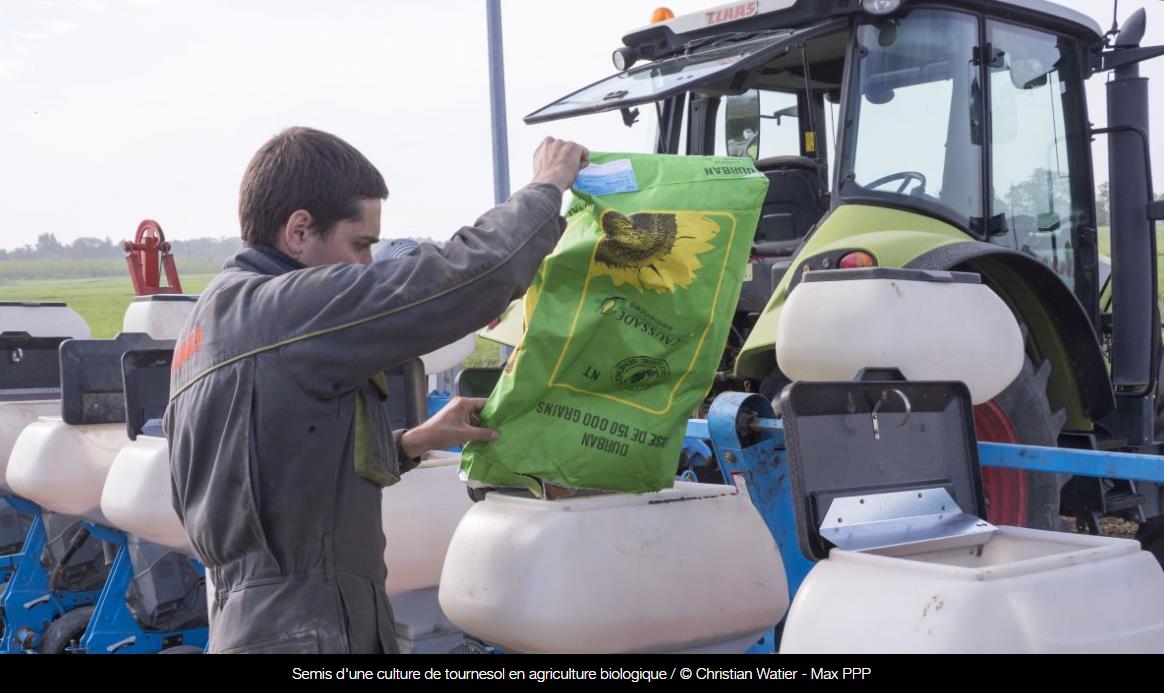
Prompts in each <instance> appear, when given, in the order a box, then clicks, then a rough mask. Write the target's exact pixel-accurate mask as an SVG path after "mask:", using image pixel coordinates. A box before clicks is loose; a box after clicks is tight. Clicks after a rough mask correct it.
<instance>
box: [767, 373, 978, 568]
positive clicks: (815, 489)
mask: <svg viewBox="0 0 1164 693" xmlns="http://www.w3.org/2000/svg"><path fill="white" fill-rule="evenodd" d="M905 400H908V408H909V415H908V417H907V416H906V408H907V405H906V402H905ZM878 402H881V406H880V408H879V409H878V418H879V422H878V429H879V431H880V439H879V440H878V439H877V438H876V437H875V436H874V431H873V409H874V407H876V406H877V403H878ZM780 411H781V413H782V415H783V418H784V436H785V444H786V446H787V450H788V466H789V474H790V476H791V480H792V493H793V499H794V505H795V509H796V515H797V528H798V533H799V535H800V547H801V550H802V551H804V553H805V555H807V556H815V557H816V558H818V559H823V558H827V557H828V552H829V549H830V548H832V545H831V544H830V543H829V542H828V541H826V540H824V539H822V538H821V536H820V526H821V522H822V521H823V520H824V518H825V516H826V515H827V514H828V510H829V507H830V506H831V505H832V502H833V500H834V499H837V498H847V497H852V496H862V495H869V494H876V493H890V492H894V491H909V490H913V489H928V488H939V487H940V488H945V489H946V490H947V491H948V492H949V493H950V495H951V496H952V497H953V498H954V500H955V501H957V503H958V506H959V507H960V508H961V509H962V511H963V512H967V513H972V514H974V515H977V516H978V517H986V501H985V498H984V496H983V493H982V476H981V473H980V471H979V467H978V444H977V440H976V439H975V437H974V412H973V409H972V404H971V400H970V391H969V390H968V389H967V388H966V386H965V385H964V384H962V383H959V382H900V381H888V380H887V381H866V382H821V383H815V382H798V383H793V384H792V385H790V386H788V387H787V388H785V389H784V393H783V394H782V395H781V397H780Z"/></svg>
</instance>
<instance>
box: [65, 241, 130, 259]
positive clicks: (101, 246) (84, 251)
mask: <svg viewBox="0 0 1164 693" xmlns="http://www.w3.org/2000/svg"><path fill="white" fill-rule="evenodd" d="M67 254H68V256H69V257H73V258H83V259H87V258H99V257H116V256H117V255H118V254H119V253H118V249H116V248H114V247H113V243H112V242H110V240H109V239H108V238H105V239H101V238H93V237H91V236H85V237H82V238H78V239H77V240H75V241H73V242H72V243H70V244H69V247H68V249H67Z"/></svg>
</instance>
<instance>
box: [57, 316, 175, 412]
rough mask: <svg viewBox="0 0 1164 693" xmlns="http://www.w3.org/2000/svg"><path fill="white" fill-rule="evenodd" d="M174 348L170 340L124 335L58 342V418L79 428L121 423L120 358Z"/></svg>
mask: <svg viewBox="0 0 1164 693" xmlns="http://www.w3.org/2000/svg"><path fill="white" fill-rule="evenodd" d="M173 348H174V340H172V339H161V340H159V339H153V338H151V337H150V336H149V335H147V334H143V333H139V332H127V333H122V334H119V335H117V336H116V337H115V338H113V339H69V340H66V341H64V342H62V343H61V348H60V358H61V418H63V419H64V420H65V423H67V424H70V425H73V426H79V425H85V424H100V423H124V422H125V382H124V378H123V376H122V372H121V356H122V354H124V353H125V352H127V351H130V350H142V349H170V350H172V349H173Z"/></svg>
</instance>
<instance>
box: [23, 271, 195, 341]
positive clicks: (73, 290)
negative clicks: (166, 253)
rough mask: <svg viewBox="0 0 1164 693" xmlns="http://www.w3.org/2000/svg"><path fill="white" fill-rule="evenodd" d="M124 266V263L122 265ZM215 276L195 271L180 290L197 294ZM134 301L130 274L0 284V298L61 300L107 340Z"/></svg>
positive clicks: (183, 281)
mask: <svg viewBox="0 0 1164 693" xmlns="http://www.w3.org/2000/svg"><path fill="white" fill-rule="evenodd" d="M122 267H123V268H124V264H123V265H122ZM213 277H214V275H213V274H194V275H184V276H183V277H182V290H183V291H185V292H187V293H198V292H200V291H202V289H204V288H206V285H207V284H208V283H209V282H210V280H211V279H212V278H213ZM132 300H133V286H132V285H131V284H130V283H129V277H128V276H124V277H119V278H116V279H115V278H112V277H105V278H99V279H49V280H40V281H10V282H5V283H4V284H0V301H62V302H64V303H67V304H68V305H69V307H70V308H72V309H73V310H75V311H77V312H78V313H80V315H81V317H83V318H84V319H85V322H87V323H89V329H90V330H91V331H92V333H93V337H95V338H98V339H106V338H109V337H113V336H115V335H116V334H117V333H118V332H120V331H121V320H122V318H123V317H124V316H125V309H126V307H128V306H129V303H130V301H132Z"/></svg>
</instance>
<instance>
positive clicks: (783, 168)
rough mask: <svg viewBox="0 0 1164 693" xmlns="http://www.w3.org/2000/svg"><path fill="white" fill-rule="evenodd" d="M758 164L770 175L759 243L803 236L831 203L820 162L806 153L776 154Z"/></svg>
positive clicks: (758, 167) (760, 168)
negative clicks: (822, 181)
mask: <svg viewBox="0 0 1164 693" xmlns="http://www.w3.org/2000/svg"><path fill="white" fill-rule="evenodd" d="M756 168H757V169H758V170H759V171H761V172H763V173H764V175H766V176H767V177H768V193H767V194H766V195H765V196H764V204H763V206H762V207H761V209H760V222H759V226H758V227H757V229H756V243H757V245H760V244H763V243H769V242H784V241H799V240H800V239H803V238H804V237H805V236H806V235H807V234H808V231H809V229H811V228H812V227H813V226H814V225H815V224H816V222H818V221H819V220H820V218H821V216H822V215H823V214H824V212H825V210H826V209H827V207H828V205H827V204H826V203H825V202H824V200H825V198H824V197H822V193H823V192H825V191H823V190H821V181H820V170H819V168H818V166H817V163H816V162H815V161H813V160H812V159H809V158H807V157H803V156H772V157H768V158H766V159H760V160H759V161H757V162H756ZM759 254H762V255H763V254H767V253H759Z"/></svg>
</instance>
